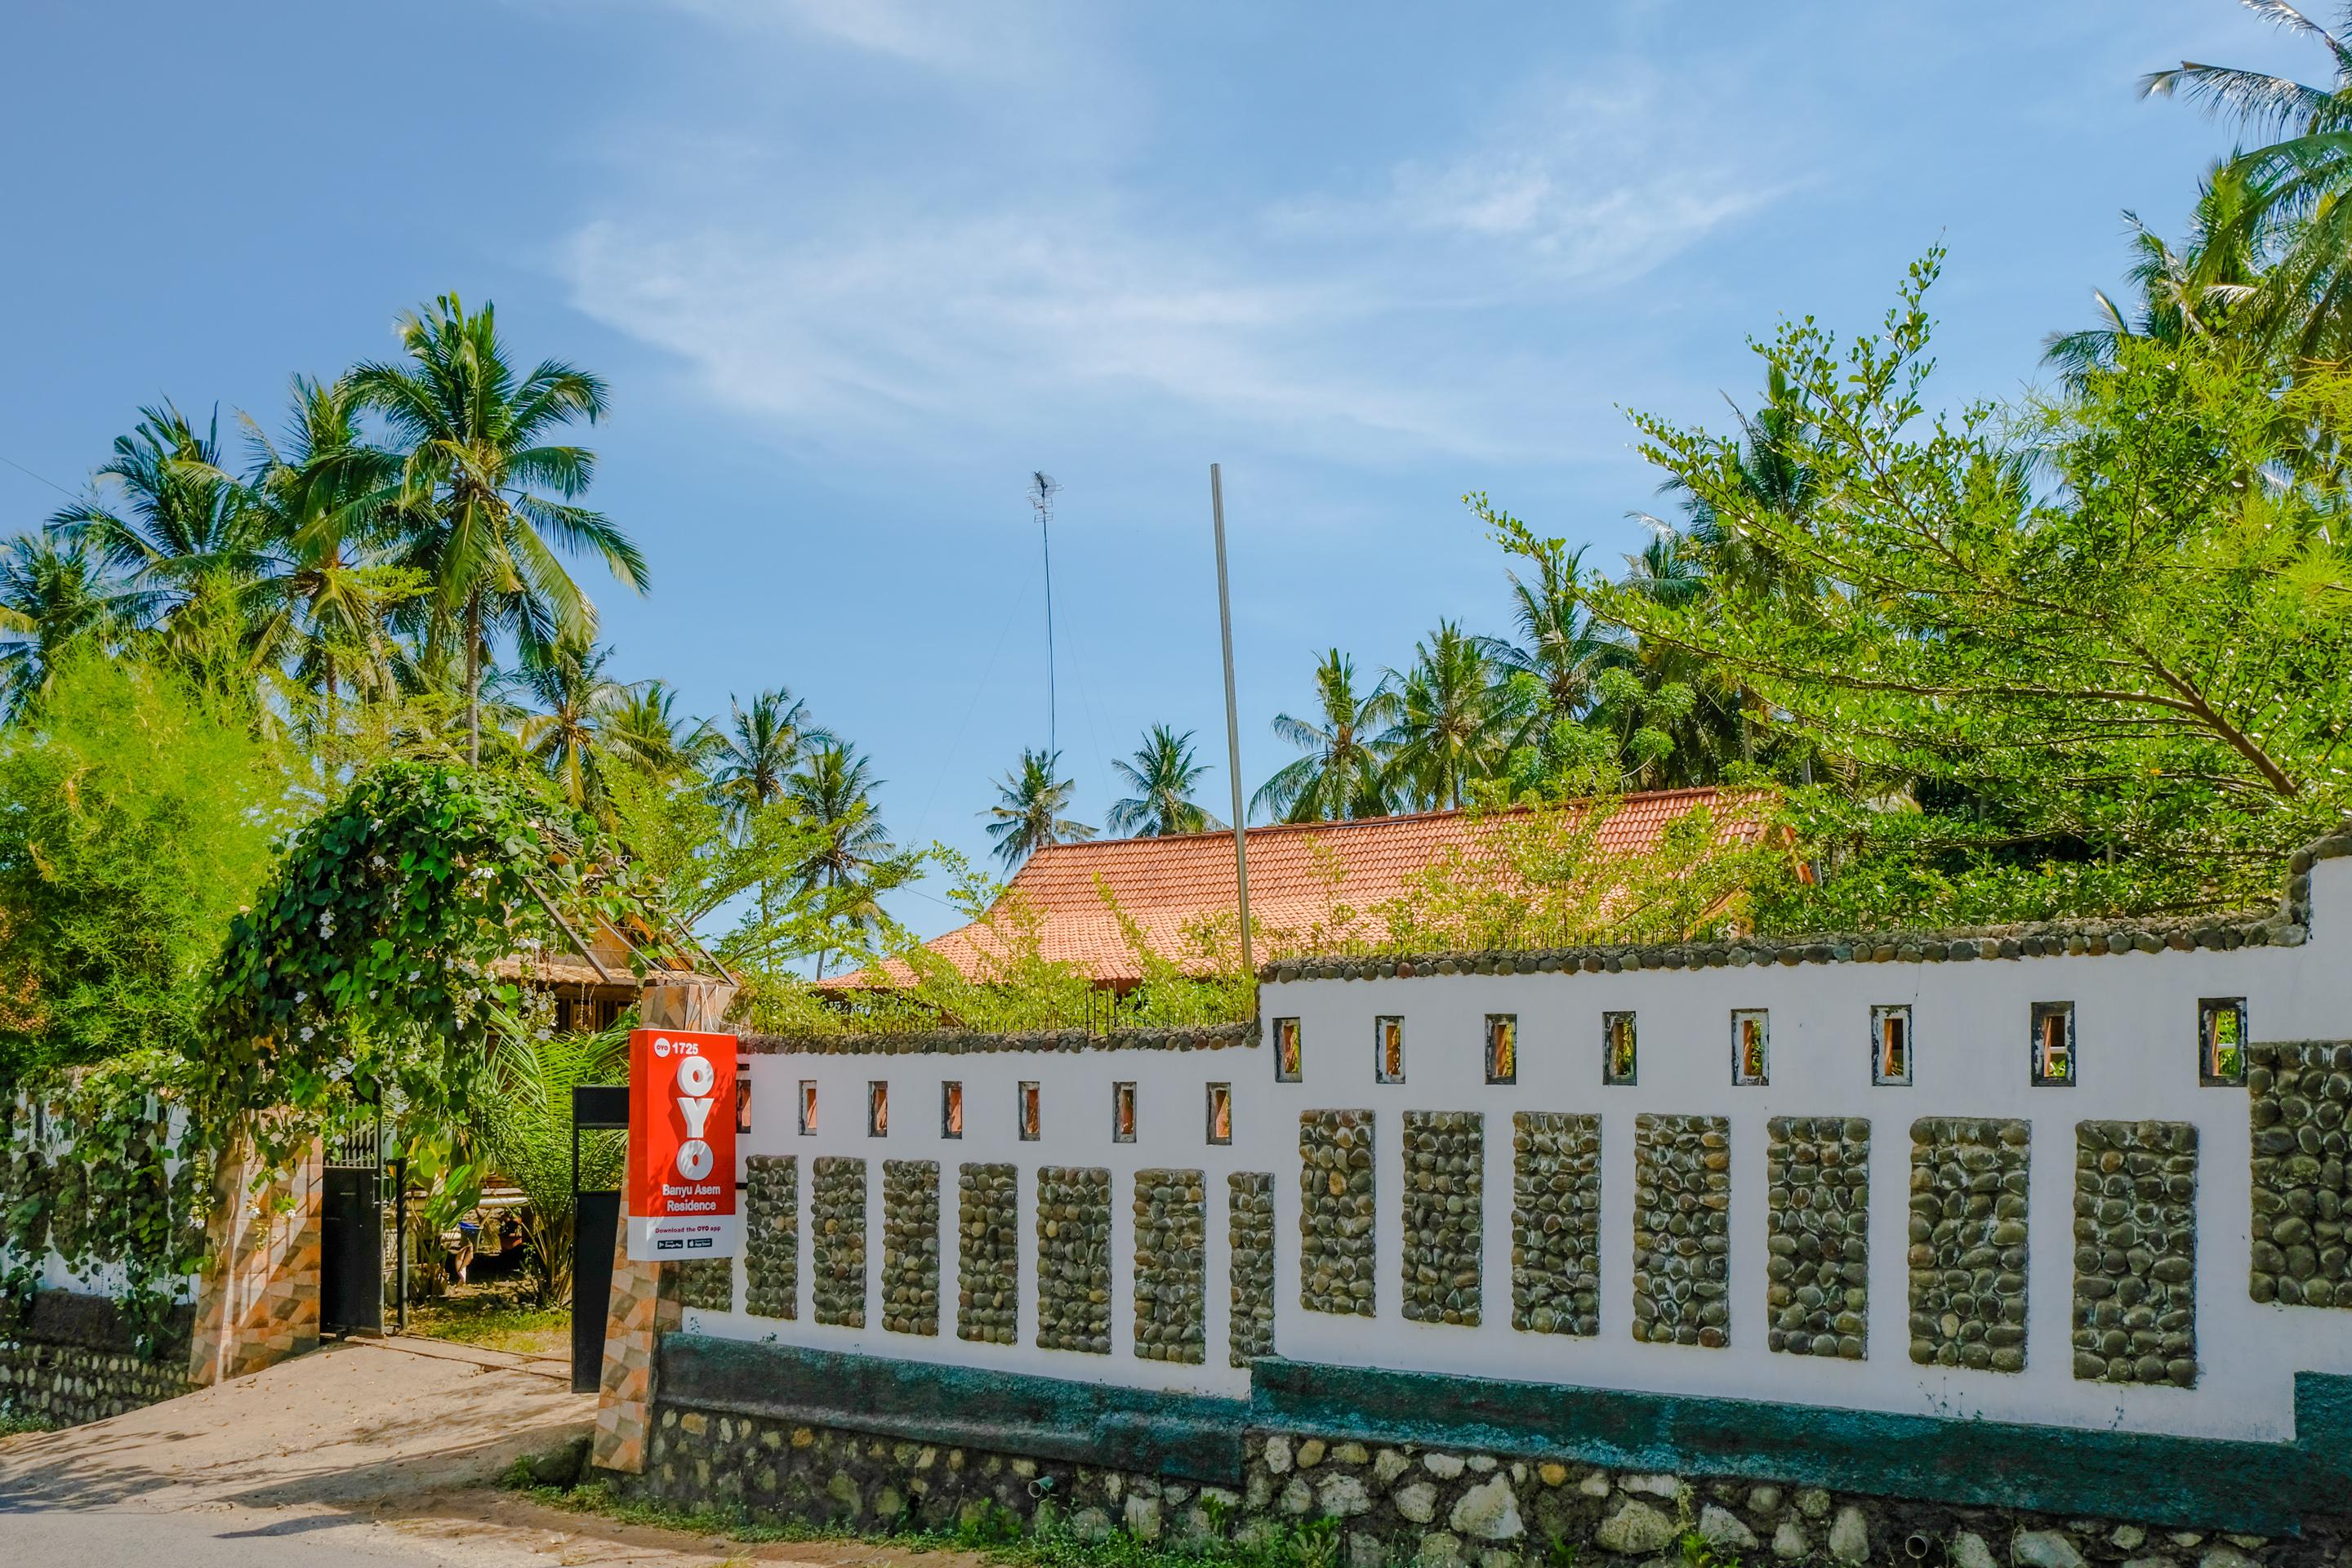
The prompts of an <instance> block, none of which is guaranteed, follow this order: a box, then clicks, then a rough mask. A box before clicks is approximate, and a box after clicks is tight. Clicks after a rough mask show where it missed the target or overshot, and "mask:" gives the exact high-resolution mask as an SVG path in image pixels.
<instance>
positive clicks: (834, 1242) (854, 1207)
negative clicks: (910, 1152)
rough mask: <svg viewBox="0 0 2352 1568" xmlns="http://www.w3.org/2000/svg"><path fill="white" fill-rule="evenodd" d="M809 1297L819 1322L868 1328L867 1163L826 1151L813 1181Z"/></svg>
mask: <svg viewBox="0 0 2352 1568" xmlns="http://www.w3.org/2000/svg"><path fill="white" fill-rule="evenodd" d="M809 1230H810V1233H811V1239H812V1241H813V1242H814V1246H813V1247H811V1248H810V1253H811V1256H810V1260H809V1261H810V1269H809V1272H810V1276H811V1278H810V1292H809V1294H810V1300H811V1304H812V1305H813V1306H814V1309H815V1315H816V1321H818V1322H820V1323H831V1324H833V1325H835V1326H836V1327H839V1328H845V1329H862V1328H864V1327H865V1326H866V1162H865V1161H863V1160H860V1159H857V1158H855V1157H853V1156H849V1155H841V1154H827V1155H824V1156H821V1157H820V1158H819V1159H818V1160H817V1162H816V1168H815V1171H814V1173H813V1175H812V1179H811V1181H810V1183H809Z"/></svg>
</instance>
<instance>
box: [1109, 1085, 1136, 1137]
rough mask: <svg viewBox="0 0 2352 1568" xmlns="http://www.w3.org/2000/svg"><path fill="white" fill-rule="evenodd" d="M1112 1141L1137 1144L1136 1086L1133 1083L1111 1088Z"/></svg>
mask: <svg viewBox="0 0 2352 1568" xmlns="http://www.w3.org/2000/svg"><path fill="white" fill-rule="evenodd" d="M1110 1141H1111V1142H1114V1143H1132V1142H1135V1085H1133V1084H1131V1083H1115V1084H1113V1085H1111V1086H1110Z"/></svg>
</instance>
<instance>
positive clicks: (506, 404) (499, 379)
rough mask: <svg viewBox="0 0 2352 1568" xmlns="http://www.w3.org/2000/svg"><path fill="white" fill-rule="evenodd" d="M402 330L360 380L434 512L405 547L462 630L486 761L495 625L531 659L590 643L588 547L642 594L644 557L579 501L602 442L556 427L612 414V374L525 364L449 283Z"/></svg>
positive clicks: (475, 731)
mask: <svg viewBox="0 0 2352 1568" xmlns="http://www.w3.org/2000/svg"><path fill="white" fill-rule="evenodd" d="M400 340H401V346H402V348H403V350H404V352H405V353H406V354H407V363H384V362H371V363H366V364H362V365H361V366H359V367H358V368H357V369H355V370H354V371H352V375H351V385H352V392H353V394H354V395H355V396H356V397H357V398H358V399H359V401H360V402H361V403H362V405H365V406H367V407H370V408H373V409H374V410H375V411H377V412H378V413H379V414H381V415H382V416H383V419H384V420H385V421H386V423H387V424H388V425H389V426H391V429H392V433H393V437H394V442H395V449H396V450H397V451H398V453H399V455H400V459H401V492H402V493H401V505H402V507H403V509H404V511H405V512H406V513H408V514H409V515H411V516H421V517H423V518H424V519H425V521H424V522H423V524H422V525H421V526H419V527H418V528H417V529H416V530H415V531H414V533H413V534H412V535H411V536H410V537H409V538H408V539H407V540H406V541H405V542H404V545H403V546H402V549H401V551H400V553H399V557H398V559H399V560H400V562H401V563H402V564H404V565H407V566H410V567H412V568H414V569H415V570H417V571H420V572H422V573H424V574H425V575H426V577H427V578H428V579H429V580H430V581H431V582H432V584H433V594H432V596H431V601H430V604H431V612H432V613H431V620H430V629H431V630H432V632H433V633H434V634H435V636H436V637H437V638H442V639H446V638H447V637H451V636H454V637H457V640H458V644H459V647H460V649H461V650H462V654H463V665H464V669H465V692H466V725H467V758H468V760H469V761H476V762H478V761H479V760H480V757H481V708H482V671H483V668H484V667H485V665H486V663H487V662H488V654H489V645H488V639H489V637H490V636H491V634H492V633H493V632H494V631H506V632H510V633H511V634H512V635H513V636H514V637H515V638H516V641H517V644H518V646H519V647H520V650H521V653H522V656H523V657H522V662H524V663H525V664H527V665H528V664H530V663H534V662H541V661H544V660H545V659H546V658H550V657H551V656H552V654H553V652H554V650H555V648H556V647H557V645H558V644H560V643H562V642H564V641H566V640H569V641H573V642H579V643H583V644H584V643H586V642H588V641H590V640H591V639H592V638H593V635H594V632H595V624H596V623H595V607H594V606H593V605H592V604H591V603H590V602H589V599H588V596H587V595H586V594H584V593H583V592H582V590H581V588H580V585H579V584H577V583H576V582H574V581H573V580H572V574H571V573H570V572H569V571H567V570H566V569H565V567H564V564H563V560H562V557H563V555H564V554H566V553H584V554H587V555H590V556H593V558H595V559H596V560H599V561H601V562H603V563H604V565H605V566H606V568H607V569H609V570H610V571H611V572H612V574H613V575H614V577H615V578H617V579H618V580H619V581H621V582H622V583H624V584H627V585H628V586H629V587H631V588H633V589H635V590H636V591H637V592H639V593H643V592H644V591H645V588H646V562H645V557H644V555H643V554H642V553H640V552H639V551H638V549H637V546H636V544H635V542H634V541H632V540H631V539H630V538H629V536H628V534H627V533H625V531H622V530H621V529H620V527H618V526H617V525H616V524H614V522H613V521H612V520H611V519H609V518H607V517H605V516H604V514H603V513H601V512H596V511H592V510H589V509H588V508H586V507H584V506H582V505H580V504H578V498H579V497H580V496H581V495H583V493H585V491H586V490H587V489H588V486H589V482H590V480H591V479H593V478H594V475H595V468H596V459H595V455H594V454H593V453H592V452H590V451H589V450H588V449H587V448H586V447H577V446H572V445H568V444H564V443H562V442H559V441H556V440H554V439H553V437H556V436H557V435H559V434H560V433H561V432H562V430H563V428H564V427H565V426H569V425H571V424H572V423H573V422H574V421H584V422H586V423H589V424H593V423H595V422H596V420H598V419H599V418H601V417H603V416H604V411H605V387H604V382H602V381H601V380H599V379H598V378H597V377H595V376H593V375H591V374H588V373H587V372H586V371H583V370H581V369H579V368H578V367H576V366H574V365H571V364H567V363H564V362H562V361H561V360H542V361H541V362H540V363H538V364H537V365H536V366H535V367H533V368H532V369H531V370H530V372H529V373H527V374H520V373H518V371H517V369H516V367H515V365H514V363H513V361H512V360H511V358H510V356H509V351H508V349H507V346H506V344H505V343H504V342H501V341H500V340H499V334H498V323H497V318H496V311H495V309H494V307H492V306H490V305H488V304H485V305H484V306H483V307H482V308H481V309H480V310H476V311H472V312H468V311H467V310H466V308H465V306H464V304H463V303H462V302H461V301H460V300H458V298H457V296H456V295H454V294H444V295H442V296H441V297H440V298H439V299H437V300H435V301H434V302H433V303H432V304H431V305H430V306H428V307H426V308H425V310H424V311H423V312H422V313H421V314H418V315H412V316H404V317H403V318H402V319H401V321H400Z"/></svg>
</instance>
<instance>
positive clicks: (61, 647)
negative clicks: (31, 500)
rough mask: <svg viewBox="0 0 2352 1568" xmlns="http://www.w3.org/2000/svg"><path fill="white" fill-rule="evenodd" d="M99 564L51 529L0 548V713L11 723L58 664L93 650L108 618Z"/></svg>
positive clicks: (110, 608) (110, 611)
mask: <svg viewBox="0 0 2352 1568" xmlns="http://www.w3.org/2000/svg"><path fill="white" fill-rule="evenodd" d="M110 587H111V584H109V583H108V581H107V580H106V576H105V574H104V573H103V572H102V571H101V570H100V566H99V563H98V561H97V559H96V558H95V556H94V555H93V554H92V553H91V551H90V549H89V545H88V544H86V543H84V542H81V541H80V540H78V539H73V538H69V537H67V536H65V535H63V534H60V533H58V532H56V531H42V532H39V533H20V534H18V535H16V537H15V538H14V539H11V540H9V541H8V542H7V543H6V544H5V546H0V633H5V634H7V636H6V637H5V640H0V713H5V717H6V718H7V719H9V720H11V721H13V720H15V719H16V718H17V717H18V716H20V715H21V714H22V713H23V712H24V711H25V707H26V704H27V703H28V702H30V701H31V700H33V699H34V698H36V697H37V696H39V695H40V694H41V693H43V692H45V691H47V689H49V679H50V677H51V676H52V675H53V674H54V673H55V672H56V669H57V665H58V659H59V658H62V657H64V656H65V654H66V653H67V651H68V649H70V648H74V647H80V646H83V645H93V646H94V645H96V644H98V643H99V642H100V640H101V639H102V638H103V637H105V635H106V633H107V630H108V628H109V627H110V626H111V625H112V624H113V620H114V603H113V598H112V595H111V593H110Z"/></svg>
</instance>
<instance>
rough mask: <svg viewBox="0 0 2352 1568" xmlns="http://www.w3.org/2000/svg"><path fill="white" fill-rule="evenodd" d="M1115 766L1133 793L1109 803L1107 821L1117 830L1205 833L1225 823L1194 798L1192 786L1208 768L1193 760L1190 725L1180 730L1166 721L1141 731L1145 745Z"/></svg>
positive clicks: (1133, 834)
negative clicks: (1132, 755) (1123, 798)
mask: <svg viewBox="0 0 2352 1568" xmlns="http://www.w3.org/2000/svg"><path fill="white" fill-rule="evenodd" d="M1111 767H1112V768H1113V769H1114V770H1115V771H1116V772H1117V773H1118V775H1119V776H1120V777H1121V778H1124V779H1125V780H1127V785H1128V787H1129V789H1131V790H1133V791H1135V794H1134V795H1131V796H1129V798H1127V799H1125V800H1121V801H1115V802H1113V803H1112V805H1111V808H1110V816H1108V819H1107V820H1108V825H1109V827H1110V830H1111V831H1112V832H1113V833H1117V834H1121V835H1124V836H1125V837H1129V838H1164V837H1167V836H1168V835H1170V834H1171V833H1205V832H1207V831H1209V830H1210V829H1211V828H1215V827H1223V826H1224V824H1223V823H1222V822H1219V821H1218V820H1217V819H1216V818H1215V817H1213V816H1210V815H1209V814H1208V813H1207V812H1206V811H1204V810H1202V808H1201V806H1200V805H1199V804H1198V803H1196V802H1195V801H1194V800H1193V799H1192V786H1193V785H1194V784H1197V783H1199V782H1200V778H1201V775H1202V773H1207V772H1208V771H1209V769H1208V764H1206V763H1200V762H1196V761H1194V760H1193V756H1192V731H1190V730H1187V731H1184V732H1183V733H1182V734H1181V735H1179V734H1178V733H1176V731H1174V730H1173V729H1171V727H1169V726H1168V725H1166V724H1154V725H1153V726H1151V728H1150V729H1149V730H1146V731H1144V732H1143V745H1142V746H1141V748H1140V749H1139V750H1138V751H1137V752H1136V753H1135V761H1134V762H1133V763H1125V762H1114V763H1111Z"/></svg>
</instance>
